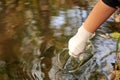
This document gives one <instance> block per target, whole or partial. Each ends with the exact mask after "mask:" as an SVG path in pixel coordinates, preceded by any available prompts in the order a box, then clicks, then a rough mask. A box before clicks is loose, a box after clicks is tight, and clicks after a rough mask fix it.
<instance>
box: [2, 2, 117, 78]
mask: <svg viewBox="0 0 120 80" xmlns="http://www.w3.org/2000/svg"><path fill="white" fill-rule="evenodd" d="M2 4H3V3H2V2H1V3H0V6H2V7H3V8H2V7H1V8H0V12H1V14H2V15H1V16H0V17H1V20H3V21H1V22H0V26H1V28H0V29H1V30H0V33H1V34H0V80H110V76H111V71H112V70H113V65H112V64H114V63H115V60H116V59H115V57H116V53H115V50H116V42H117V39H115V38H112V37H111V36H110V34H111V33H112V32H113V30H111V28H110V25H109V24H108V23H107V22H105V23H104V24H103V25H101V26H100V28H99V29H98V30H97V31H96V33H95V36H94V37H93V38H92V39H91V40H90V42H91V45H92V48H91V50H90V51H87V52H86V54H88V53H90V54H92V55H93V56H92V57H90V58H89V59H88V60H87V61H86V62H85V63H84V64H82V65H81V66H78V64H79V63H75V62H74V61H73V65H76V66H77V68H78V69H77V71H75V72H74V71H73V72H69V71H67V69H66V68H68V67H65V66H67V65H66V64H68V63H70V62H71V61H72V60H70V57H69V55H68V51H67V45H68V40H69V39H70V38H71V37H72V36H73V35H74V34H75V33H76V32H77V29H78V28H79V27H80V25H81V24H82V23H83V22H84V20H85V19H86V17H87V15H88V14H89V12H90V11H91V9H92V7H89V8H87V9H86V8H83V7H79V6H73V7H71V8H68V9H64V8H60V9H59V10H55V11H52V10H51V13H52V14H50V12H43V13H41V14H40V15H39V16H40V17H38V15H36V14H38V12H37V11H36V12H35V10H36V9H29V8H28V7H31V6H30V3H29V2H26V3H25V5H26V8H25V11H24V12H22V11H20V12H14V10H13V13H11V14H9V9H8V12H7V10H6V12H4V6H3V5H2ZM11 7H12V6H11ZM17 9H18V10H20V9H21V8H17ZM8 14H9V16H8V17H6V15H8ZM21 14H24V16H21ZM41 15H42V16H41ZM3 16H4V17H3ZM17 21H19V22H17ZM108 21H110V22H113V21H112V20H111V18H110V19H109V20H108ZM23 23H24V24H23ZM88 46H89V45H88ZM88 48H89V47H88ZM78 61H79V60H78ZM69 66H70V67H71V66H72V65H69Z"/></svg>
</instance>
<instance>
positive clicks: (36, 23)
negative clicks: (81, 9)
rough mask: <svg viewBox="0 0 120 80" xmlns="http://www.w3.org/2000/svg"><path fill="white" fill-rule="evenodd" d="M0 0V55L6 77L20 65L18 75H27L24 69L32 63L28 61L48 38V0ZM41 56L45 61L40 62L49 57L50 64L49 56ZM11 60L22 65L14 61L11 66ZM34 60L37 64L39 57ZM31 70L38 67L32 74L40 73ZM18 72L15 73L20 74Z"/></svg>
mask: <svg viewBox="0 0 120 80" xmlns="http://www.w3.org/2000/svg"><path fill="white" fill-rule="evenodd" d="M0 2H1V3H2V4H1V5H0V8H2V9H0V18H1V19H0V26H1V27H0V56H1V57H0V59H1V60H4V61H6V62H7V64H9V66H7V72H8V73H9V74H10V75H9V77H11V76H12V77H15V75H16V70H23V68H24V69H26V71H27V72H26V73H25V75H24V74H23V75H22V76H21V77H26V79H27V78H30V77H29V76H28V73H30V72H29V71H30V69H32V66H33V65H34V63H33V65H30V64H31V62H32V61H33V60H34V58H35V59H37V58H36V55H37V57H38V56H39V55H40V50H41V54H42V53H43V52H44V51H45V49H46V48H47V47H48V44H49V42H50V41H51V39H52V37H51V35H52V31H51V29H50V28H49V20H50V14H49V13H50V11H49V2H48V0H6V1H5V0H3V1H2V0H1V1H0ZM41 36H43V37H44V38H41ZM41 39H43V40H41ZM42 42H43V43H42ZM41 43H42V45H41ZM43 57H45V56H43ZM51 58H52V57H51ZM45 59H46V60H45ZM44 60H45V61H46V62H43V63H45V64H46V63H47V61H49V64H51V62H50V61H51V59H50V58H44ZM15 61H17V62H18V63H20V64H21V66H22V67H21V66H20V65H17V64H18V63H15V65H14V67H13V64H12V63H14V62H15ZM35 63H36V64H38V65H39V63H40V62H39V59H38V61H37V62H35ZM46 66H48V65H47V64H46ZM35 67H39V68H40V67H41V66H35ZM13 68H14V69H13ZM18 68H20V69H18ZM35 69H36V68H35ZM11 70H12V71H13V73H12V72H11ZM14 71H15V72H14ZM34 71H36V72H37V71H38V73H36V72H35V74H34V76H35V77H36V76H37V74H39V75H40V72H41V71H40V70H39V69H36V70H34ZM20 73H24V71H22V72H21V71H20ZM20 73H19V74H18V75H21V74H20ZM46 74H47V73H46ZM0 76H1V75H0ZM32 76H33V75H32ZM16 78H17V77H16Z"/></svg>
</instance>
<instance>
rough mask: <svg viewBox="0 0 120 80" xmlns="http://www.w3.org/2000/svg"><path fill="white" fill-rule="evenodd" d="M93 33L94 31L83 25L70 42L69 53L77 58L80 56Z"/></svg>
mask: <svg viewBox="0 0 120 80" xmlns="http://www.w3.org/2000/svg"><path fill="white" fill-rule="evenodd" d="M92 34H93V33H90V32H88V31H87V30H86V29H85V28H84V26H83V25H82V26H81V27H80V28H79V29H78V32H77V33H76V34H75V35H74V36H73V37H72V38H71V39H70V40H69V42H68V49H69V55H70V56H72V57H75V58H78V57H80V55H81V54H82V52H84V49H85V47H86V44H87V42H88V40H89V39H90V38H91V37H92Z"/></svg>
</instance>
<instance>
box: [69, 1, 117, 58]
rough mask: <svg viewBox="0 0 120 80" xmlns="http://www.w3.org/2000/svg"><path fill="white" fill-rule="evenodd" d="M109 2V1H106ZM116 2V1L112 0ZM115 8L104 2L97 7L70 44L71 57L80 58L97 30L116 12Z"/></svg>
mask: <svg viewBox="0 0 120 80" xmlns="http://www.w3.org/2000/svg"><path fill="white" fill-rule="evenodd" d="M104 1H109V0H104ZM112 1H114V0H112ZM115 10H116V9H115V7H110V6H108V5H107V4H106V3H104V2H103V1H102V0H99V1H98V3H97V4H96V5H95V7H94V8H93V10H92V11H91V13H90V14H89V16H88V17H87V19H86V20H85V22H84V24H83V25H82V26H81V27H80V28H79V29H78V32H77V33H76V34H75V36H73V37H72V38H71V39H70V40H69V43H68V49H69V55H70V56H73V57H79V56H80V55H81V53H82V52H84V49H85V46H86V43H87V41H88V40H89V39H90V37H91V36H92V34H93V33H94V32H95V31H96V29H97V28H98V27H99V26H100V25H101V24H102V23H103V22H104V21H105V20H106V19H107V18H109V17H110V16H111V14H112V13H113V12H115Z"/></svg>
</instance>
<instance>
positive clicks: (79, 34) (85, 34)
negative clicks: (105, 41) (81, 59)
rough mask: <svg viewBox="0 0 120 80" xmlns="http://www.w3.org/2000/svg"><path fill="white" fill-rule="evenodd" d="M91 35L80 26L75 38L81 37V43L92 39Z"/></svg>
mask: <svg viewBox="0 0 120 80" xmlns="http://www.w3.org/2000/svg"><path fill="white" fill-rule="evenodd" d="M92 35H93V33H91V32H88V31H87V30H86V29H85V28H84V26H83V25H82V26H81V27H80V28H79V29H78V32H77V34H76V36H77V37H81V38H82V39H83V41H88V40H89V39H90V38H91V37H92Z"/></svg>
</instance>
